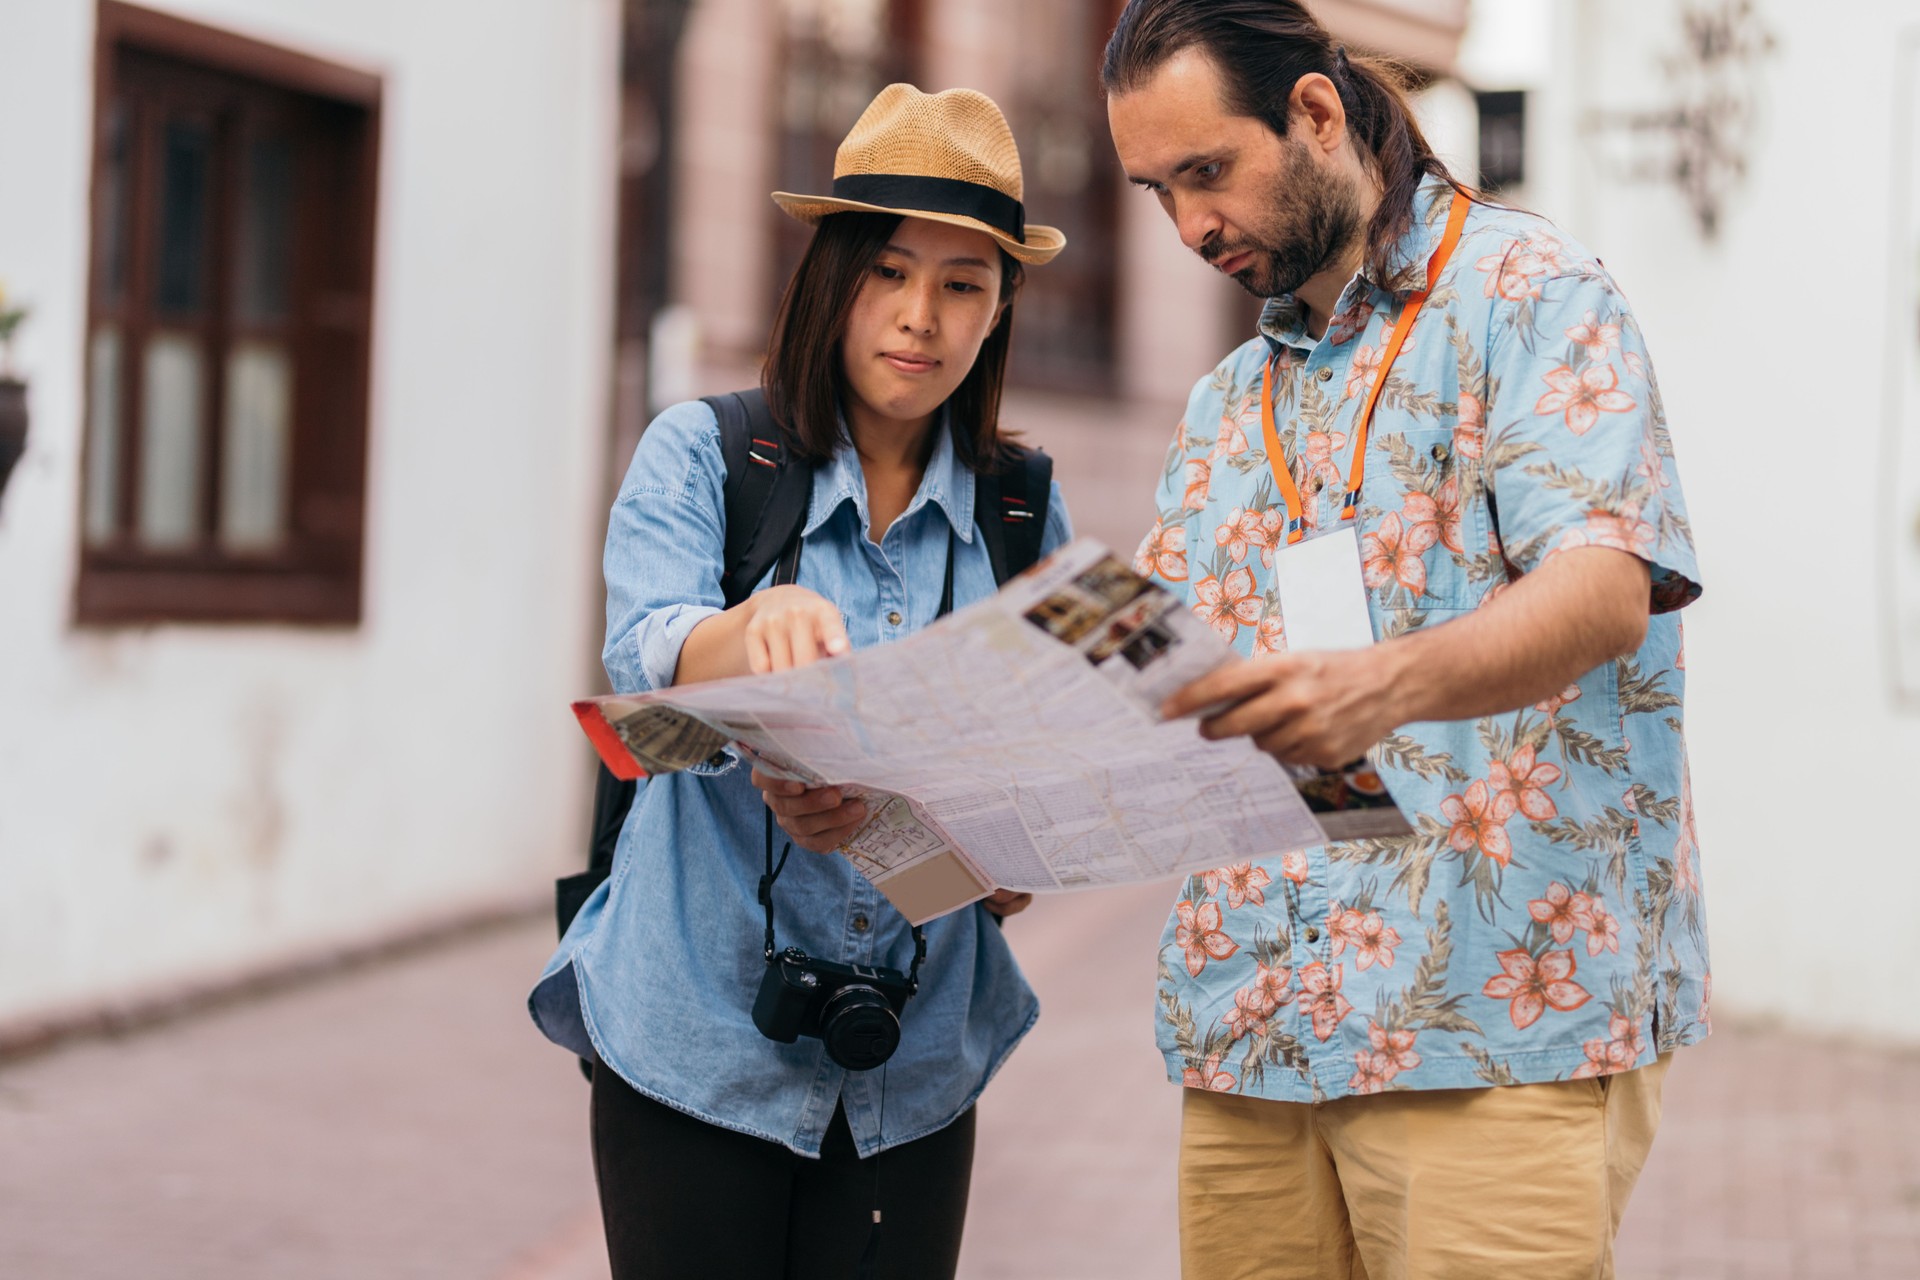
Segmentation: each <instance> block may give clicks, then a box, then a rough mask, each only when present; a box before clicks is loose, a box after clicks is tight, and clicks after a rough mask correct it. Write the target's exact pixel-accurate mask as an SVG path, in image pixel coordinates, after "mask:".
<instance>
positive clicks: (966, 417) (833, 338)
mask: <svg viewBox="0 0 1920 1280" xmlns="http://www.w3.org/2000/svg"><path fill="white" fill-rule="evenodd" d="M899 225H900V216H899V215H898V214H892V213H832V214H828V215H827V216H826V217H824V218H822V219H820V225H819V227H818V228H817V229H816V230H815V231H814V233H813V239H812V240H811V241H809V242H808V244H807V252H806V254H805V256H803V257H802V258H801V259H800V265H799V266H798V267H796V268H795V269H794V272H793V278H792V279H791V280H789V281H787V291H786V293H785V294H784V295H783V296H782V297H781V299H780V311H779V314H778V315H776V316H775V317H774V321H773V335H772V336H771V337H770V338H769V339H768V341H767V364H766V368H765V369H764V370H763V371H762V372H761V375H760V385H761V386H762V387H764V388H765V389H766V393H767V403H768V405H769V407H771V408H772V410H773V413H774V417H775V418H776V419H778V420H779V421H780V422H781V423H783V424H785V426H786V428H787V431H788V434H789V435H790V436H791V438H792V441H791V442H792V447H793V449H794V452H795V453H797V454H799V455H800V456H801V457H803V458H806V459H807V460H808V461H810V462H816V463H818V462H825V461H827V460H828V459H830V458H831V457H833V451H834V448H835V447H836V446H837V445H839V444H840V442H841V440H842V439H843V437H844V432H843V431H842V428H841V419H840V404H841V399H842V397H843V394H844V392H845V384H846V372H845V365H844V364H843V362H842V360H841V356H840V343H841V340H842V339H843V338H844V337H845V336H846V332H847V317H848V315H850V314H851V313H852V311H853V300H854V298H855V297H856V296H858V294H859V292H860V287H861V286H862V285H863V284H865V283H866V280H867V272H868V271H869V270H871V269H872V267H873V263H874V260H875V259H876V258H878V257H879V256H880V251H881V250H882V249H884V248H886V247H887V241H888V240H889V239H891V238H892V236H893V232H894V229H895V228H896V227H898V226H899ZM1024 277H1025V272H1024V271H1023V270H1022V269H1021V266H1020V263H1019V262H1017V261H1016V260H1015V259H1014V258H1013V257H1012V256H1011V255H1009V254H1008V253H1007V252H1006V251H1005V250H1002V251H1001V252H1000V300H1001V302H1003V303H1005V304H1006V306H1005V307H1004V308H1003V309H1002V311H1001V313H1000V320H999V322H998V323H997V324H995V325H994V327H993V331H992V332H991V333H989V334H988V335H987V338H986V341H985V342H983V343H981V344H980V354H979V356H978V357H976V358H975V359H974V362H973V368H971V369H969V370H967V376H966V377H965V378H963V379H962V380H961V382H960V385H959V386H958V387H956V388H954V391H953V394H952V395H951V396H949V397H948V398H947V408H948V411H949V414H950V416H951V418H952V422H953V435H954V444H955V446H956V448H957V449H958V452H959V456H960V458H961V460H962V461H963V462H965V463H966V465H967V466H969V467H972V468H973V469H974V470H976V471H980V470H985V469H988V468H990V467H992V466H994V465H995V464H997V463H998V462H999V460H1000V445H1001V442H1002V438H1001V435H1000V391H1001V388H1002V386H1003V385H1004V383H1005V382H1006V375H1007V353H1008V351H1010V350H1011V349H1012V346H1013V295H1014V293H1015V291H1016V290H1018V289H1019V287H1020V282H1021V280H1022V279H1023V278H1024Z"/></svg>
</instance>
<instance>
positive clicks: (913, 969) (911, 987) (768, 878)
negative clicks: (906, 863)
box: [760, 809, 927, 995]
mask: <svg viewBox="0 0 1920 1280" xmlns="http://www.w3.org/2000/svg"><path fill="white" fill-rule="evenodd" d="M766 815H767V864H766V865H767V869H766V872H765V874H763V875H762V876H761V877H760V905H761V906H762V907H764V908H765V909H766V912H767V938H766V944H765V950H764V954H765V956H766V959H767V963H768V964H772V963H773V958H774V957H775V956H777V955H779V954H780V949H779V947H778V945H777V944H776V943H775V942H774V940H773V882H774V881H775V880H778V879H779V878H780V873H781V872H782V871H785V870H786V869H787V855H788V854H790V853H792V852H793V841H791V840H788V841H786V842H785V843H784V844H783V845H782V846H781V849H780V861H779V863H778V864H777V865H776V864H775V863H774V860H773V810H772V809H768V810H767V811H766ZM926 958H927V935H926V931H925V930H923V929H921V927H920V926H919V925H915V926H913V963H912V964H911V965H910V966H908V968H907V990H908V991H910V992H913V993H914V994H916V995H918V994H919V992H920V965H921V963H922V962H923V961H924V960H926Z"/></svg>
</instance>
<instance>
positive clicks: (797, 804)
mask: <svg viewBox="0 0 1920 1280" xmlns="http://www.w3.org/2000/svg"><path fill="white" fill-rule="evenodd" d="M837 616H838V615H836V617H837ZM753 785H754V786H756V787H758V788H760V794H761V795H762V796H763V797H764V798H765V799H766V802H767V808H769V809H771V810H773V818H774V821H776V822H778V823H779V824H780V829H781V830H783V831H785V832H786V833H787V836H788V838H789V839H791V840H792V841H793V842H794V843H795V844H797V845H799V846H800V847H801V848H802V849H809V850H812V851H813V852H814V853H833V852H835V851H836V850H838V849H839V848H840V846H841V845H842V844H843V843H845V842H846V841H847V840H848V839H849V838H851V837H852V835H853V833H854V832H856V831H858V830H859V829H860V824H861V823H863V822H865V821H866V820H867V806H866V805H864V804H862V803H861V802H860V801H858V800H855V799H853V798H852V797H851V796H847V795H843V794H842V793H841V790H840V788H838V787H809V786H807V785H806V784H805V783H804V782H790V781H788V780H787V779H785V778H776V777H774V776H773V775H772V774H770V773H763V772H761V771H760V770H759V769H755V770H754V771H753Z"/></svg>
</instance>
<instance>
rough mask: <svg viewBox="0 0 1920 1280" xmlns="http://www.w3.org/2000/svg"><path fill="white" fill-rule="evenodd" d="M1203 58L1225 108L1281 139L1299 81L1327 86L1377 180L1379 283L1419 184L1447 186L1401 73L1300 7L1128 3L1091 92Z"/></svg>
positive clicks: (1370, 253)
mask: <svg viewBox="0 0 1920 1280" xmlns="http://www.w3.org/2000/svg"><path fill="white" fill-rule="evenodd" d="M1195 46H1197V47H1199V48H1201V49H1203V50H1205V52H1206V55H1207V57H1208V58H1210V59H1211V60H1212V61H1213V64H1214V65H1215V66H1216V67H1218V68H1219V69H1220V74H1221V77H1222V79H1223V80H1224V81H1225V84H1226V96H1227V102H1226V107H1227V110H1228V111H1231V112H1233V113H1234V114H1235V115H1242V116H1251V117H1252V118H1253V119H1255V120H1258V121H1260V122H1261V123H1262V124H1264V125H1266V126H1267V128H1269V129H1271V130H1273V132H1274V133H1275V134H1277V135H1279V136H1280V137H1285V136H1286V133H1287V102H1288V99H1289V97H1290V96H1291V95H1292V93H1293V86H1294V84H1295V82H1297V81H1298V80H1299V79H1300V77H1301V76H1304V75H1310V74H1312V73H1313V72H1316V71H1317V72H1319V73H1320V74H1321V75H1323V76H1325V77H1326V78H1327V79H1329V80H1331V81H1333V84H1334V87H1335V88H1336V89H1338V90H1339V91H1340V103H1341V105H1342V106H1343V107H1344V108H1345V109H1346V113H1347V128H1348V129H1349V130H1350V131H1351V132H1352V134H1353V136H1354V137H1355V138H1356V139H1358V140H1359V142H1360V146H1361V158H1362V159H1363V160H1365V161H1366V162H1367V163H1368V164H1369V165H1371V166H1372V168H1373V170H1374V174H1375V176H1376V177H1377V178H1378V179H1379V181H1380V193H1381V200H1380V207H1379V209H1377V210H1376V211H1375V212H1374V215H1373V220H1372V221H1371V222H1370V223H1368V225H1367V251H1366V261H1367V268H1368V270H1369V271H1370V272H1371V273H1373V274H1374V275H1375V276H1376V277H1377V278H1379V279H1382V280H1384V279H1385V275H1386V272H1387V270H1388V269H1389V264H1388V255H1389V254H1390V252H1391V251H1392V249H1393V246H1394V244H1395V243H1396V242H1397V241H1398V240H1399V239H1400V237H1401V236H1402V235H1404V234H1406V231H1407V228H1408V226H1409V225H1411V223H1412V220H1413V196H1414V192H1415V191H1417V190H1418V189H1419V187H1420V183H1421V180H1422V179H1424V178H1426V177H1428V176H1432V177H1435V178H1439V179H1441V180H1442V181H1444V182H1446V183H1447V184H1448V185H1449V186H1451V187H1453V188H1454V189H1455V190H1456V191H1463V192H1466V194H1468V195H1469V196H1473V195H1475V193H1474V192H1472V191H1470V190H1468V188H1466V187H1464V186H1463V185H1461V183H1459V182H1458V181H1457V180H1455V178H1454V176H1453V175H1452V174H1451V173H1450V172H1448V170H1447V166H1446V163H1445V162H1444V161H1442V160H1441V159H1440V157H1438V156H1436V155H1435V154H1434V153H1433V148H1432V147H1431V146H1429V145H1428V144H1427V139H1426V135H1424V134H1423V133H1421V131H1420V124H1419V122H1418V121H1417V120H1415V119H1414V115H1413V108H1412V107H1411V106H1410V105H1409V104H1408V102H1407V85H1408V82H1409V77H1408V75H1407V73H1406V72H1405V71H1404V70H1403V69H1402V68H1401V67H1400V66H1399V65H1398V64H1396V63H1394V62H1391V61H1389V60H1387V59H1385V58H1373V57H1366V56H1362V55H1358V54H1355V55H1349V54H1348V53H1347V48H1346V46H1345V45H1342V44H1336V43H1335V42H1334V39H1333V37H1332V35H1330V34H1329V33H1328V31H1327V29H1326V28H1325V27H1323V26H1321V25H1320V22H1319V20H1318V19H1317V18H1315V17H1314V16H1313V15H1312V14H1311V13H1309V12H1307V7H1306V6H1305V5H1304V4H1301V3H1299V0H1131V2H1130V3H1129V4H1128V5H1127V7H1126V10H1125V11H1124V12H1122V13H1121V15H1120V21H1119V22H1118V23H1117V24H1116V25H1115V26H1114V29H1113V36H1112V37H1111V38H1110V39H1109V40H1108V41H1107V52H1106V57H1105V59H1104V60H1103V61H1102V63H1101V67H1100V84H1101V87H1102V88H1104V89H1105V90H1106V91H1107V93H1109V94H1116V93H1126V92H1128V91H1130V90H1133V89H1137V88H1139V87H1140V86H1141V85H1142V84H1144V83H1146V81H1147V80H1148V79H1149V78H1150V77H1151V76H1152V75H1153V74H1154V72H1156V71H1158V70H1159V69H1160V68H1161V67H1162V66H1163V65H1165V63H1166V62H1167V60H1168V59H1169V58H1171V57H1173V55H1174V54H1176V53H1179V52H1180V51H1181V50H1183V49H1187V48H1192V47H1195Z"/></svg>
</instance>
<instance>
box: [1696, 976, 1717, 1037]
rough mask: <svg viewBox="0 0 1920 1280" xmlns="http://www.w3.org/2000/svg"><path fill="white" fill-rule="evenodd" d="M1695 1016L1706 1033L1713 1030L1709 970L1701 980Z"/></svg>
mask: <svg viewBox="0 0 1920 1280" xmlns="http://www.w3.org/2000/svg"><path fill="white" fill-rule="evenodd" d="M1695 1016H1696V1017H1698V1018H1699V1019H1700V1025H1701V1026H1702V1027H1704V1028H1706V1029H1707V1030H1708V1031H1711V1030H1713V973H1712V971H1711V970H1709V971H1708V973H1707V976H1706V977H1705V978H1703V979H1702V980H1701V983H1700V1008H1699V1011H1698V1012H1697V1013H1696V1014H1695Z"/></svg>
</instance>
